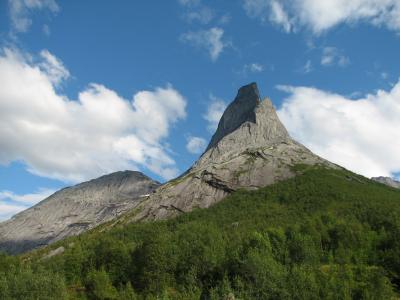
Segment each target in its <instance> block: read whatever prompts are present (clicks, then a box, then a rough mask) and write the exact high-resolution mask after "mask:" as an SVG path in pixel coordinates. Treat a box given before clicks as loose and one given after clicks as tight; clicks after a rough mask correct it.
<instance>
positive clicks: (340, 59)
mask: <svg viewBox="0 0 400 300" xmlns="http://www.w3.org/2000/svg"><path fill="white" fill-rule="evenodd" d="M349 63H350V59H349V58H348V57H346V56H344V55H343V54H342V53H341V51H339V49H337V48H335V47H325V48H323V49H322V56H321V65H323V66H333V65H338V66H340V67H345V66H347V65H348V64H349Z"/></svg>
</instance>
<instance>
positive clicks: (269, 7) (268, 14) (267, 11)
mask: <svg viewBox="0 0 400 300" xmlns="http://www.w3.org/2000/svg"><path fill="white" fill-rule="evenodd" d="M243 7H244V9H245V11H246V13H247V15H248V16H249V17H251V18H257V19H260V20H261V21H262V22H267V21H270V22H272V23H274V24H277V25H279V26H282V27H283V29H284V31H286V32H290V31H291V29H292V24H291V20H290V19H289V16H288V15H287V13H286V11H285V10H284V7H283V6H282V2H279V1H276V0H244V1H243Z"/></svg>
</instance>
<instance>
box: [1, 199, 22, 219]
mask: <svg viewBox="0 0 400 300" xmlns="http://www.w3.org/2000/svg"><path fill="white" fill-rule="evenodd" d="M26 208H27V207H26V206H23V205H18V204H5V203H1V202H0V222H1V221H5V220H7V219H9V218H11V217H12V216H13V215H15V214H17V213H19V212H20V211H23V210H24V209H26Z"/></svg>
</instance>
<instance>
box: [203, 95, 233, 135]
mask: <svg viewBox="0 0 400 300" xmlns="http://www.w3.org/2000/svg"><path fill="white" fill-rule="evenodd" d="M210 99H211V101H210V103H209V104H208V107H207V112H206V114H205V115H203V117H204V119H205V120H206V121H207V122H208V126H207V128H208V130H209V131H210V132H211V133H214V132H215V130H216V129H217V127H218V123H219V120H220V119H221V117H222V114H223V113H224V111H225V109H226V107H227V104H226V103H225V102H224V101H223V100H222V99H219V98H217V97H215V96H214V95H210Z"/></svg>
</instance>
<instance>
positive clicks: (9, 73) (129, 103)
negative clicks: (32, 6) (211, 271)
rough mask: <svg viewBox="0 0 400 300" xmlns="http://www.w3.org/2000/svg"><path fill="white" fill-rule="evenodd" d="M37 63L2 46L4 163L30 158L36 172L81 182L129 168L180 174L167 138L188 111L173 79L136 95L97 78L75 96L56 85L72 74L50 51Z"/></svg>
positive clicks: (0, 145) (0, 155) (0, 137)
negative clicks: (123, 93) (129, 95)
mask: <svg viewBox="0 0 400 300" xmlns="http://www.w3.org/2000/svg"><path fill="white" fill-rule="evenodd" d="M41 54H42V55H41V56H42V58H43V61H42V62H38V63H36V64H34V63H32V62H31V61H29V60H28V59H26V58H25V57H24V55H22V54H21V53H19V52H18V51H17V50H10V49H4V50H3V51H1V52H0V81H1V82H2V88H1V89H0V164H3V165H6V164H8V163H10V162H12V161H24V162H25V163H26V164H27V166H28V170H29V171H30V172H32V173H34V174H38V175H41V176H46V177H50V178H57V179H60V180H63V181H69V182H79V181H83V180H85V179H90V178H94V177H97V176H99V175H102V174H105V173H109V172H113V171H117V170H124V169H138V168H141V167H144V168H147V169H149V170H151V171H152V172H154V173H156V174H158V175H160V176H162V177H163V178H165V179H169V178H172V177H174V176H176V175H177V173H178V170H177V168H176V165H175V162H174V160H173V159H172V158H171V157H170V156H169V154H168V151H167V150H166V147H164V146H163V140H164V139H165V138H167V137H168V134H169V131H170V128H171V126H173V124H174V123H176V122H177V121H178V120H180V119H183V118H185V116H186V111H185V109H186V100H185V98H184V97H183V96H182V95H181V94H180V93H179V92H178V91H177V90H175V89H174V88H173V87H172V86H171V85H167V86H166V87H157V88H155V89H154V90H149V91H139V92H137V93H136V94H135V95H133V97H132V99H131V100H127V99H124V98H122V97H121V96H119V95H118V94H117V93H116V92H115V91H113V90H111V89H108V88H107V87H105V86H103V85H100V84H90V85H89V86H88V87H87V88H86V89H85V90H83V91H82V92H80V93H79V95H78V99H76V100H72V99H69V98H67V97H66V96H65V95H61V94H59V93H58V92H57V91H56V89H55V85H56V84H58V83H59V82H60V81H61V80H63V79H65V78H66V77H67V76H68V75H67V74H69V73H68V71H66V69H65V68H64V67H63V65H62V63H61V62H60V60H59V59H57V58H56V57H55V56H54V55H52V54H50V53H49V52H48V51H42V53H41Z"/></svg>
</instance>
